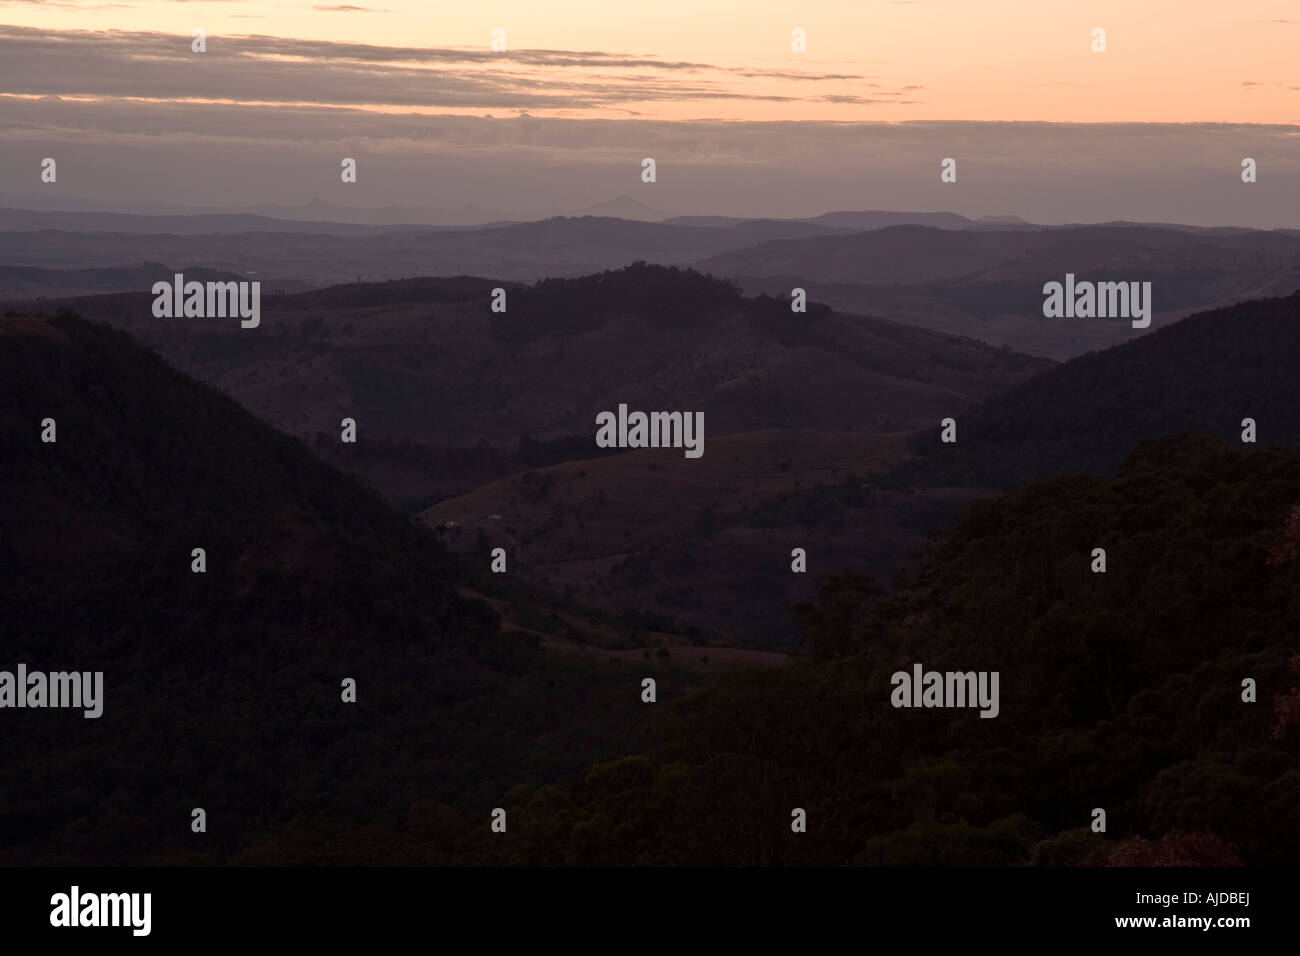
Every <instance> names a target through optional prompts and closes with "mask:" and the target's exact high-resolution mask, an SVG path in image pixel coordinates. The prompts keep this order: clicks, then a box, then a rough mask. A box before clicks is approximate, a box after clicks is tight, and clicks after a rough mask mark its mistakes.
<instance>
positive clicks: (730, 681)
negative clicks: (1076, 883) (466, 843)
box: [493, 436, 1300, 865]
mask: <svg viewBox="0 0 1300 956" xmlns="http://www.w3.org/2000/svg"><path fill="white" fill-rule="evenodd" d="M1297 502H1300V455H1297V454H1295V453H1284V452H1281V451H1276V450H1264V449H1259V450H1256V449H1242V448H1240V447H1231V446H1225V445H1224V444H1223V443H1221V442H1218V441H1216V440H1210V439H1203V438H1197V437H1193V436H1181V437H1173V438H1169V439H1165V440H1162V441H1158V442H1153V443H1149V444H1147V445H1144V446H1143V447H1141V448H1140V449H1138V451H1136V452H1135V453H1134V454H1133V455H1132V457H1130V458H1129V459H1128V461H1127V462H1126V463H1125V464H1124V466H1123V468H1122V469H1121V470H1120V472H1119V474H1118V475H1117V476H1116V477H1114V478H1108V479H1107V478H1087V477H1074V478H1069V477H1066V478H1055V479H1051V480H1048V481H1044V482H1041V483H1039V484H1035V485H1032V486H1030V487H1028V488H1025V489H1024V490H1022V491H1020V492H1017V493H1015V494H1013V495H1010V496H1007V497H1005V498H1001V499H996V500H993V501H990V502H989V503H987V504H986V505H984V506H983V507H981V508H978V509H976V510H975V511H973V512H972V513H971V514H970V516H969V517H968V519H967V520H966V521H964V522H963V523H962V525H961V526H960V527H959V528H958V529H957V530H956V532H955V533H954V534H952V535H951V537H950V538H949V539H948V540H947V541H946V542H945V543H944V544H943V545H942V546H941V547H940V548H939V549H938V551H937V552H936V553H935V555H934V557H933V559H932V561H931V562H930V563H929V565H928V566H927V568H926V569H925V570H924V572H923V573H921V574H920V575H919V576H918V577H917V578H916V579H914V580H910V581H904V582H902V585H901V587H900V589H899V590H898V591H897V593H896V594H895V595H894V596H893V597H892V598H891V599H890V600H888V601H887V602H885V603H883V604H880V603H879V602H875V601H873V600H871V598H872V595H873V592H874V588H872V587H871V586H870V584H869V582H867V581H865V580H863V579H855V578H839V579H829V580H827V581H826V582H825V584H824V587H823V591H822V601H821V603H820V604H819V605H818V606H813V605H808V606H805V607H804V608H803V611H802V615H803V620H804V626H805V639H806V641H807V643H808V647H809V652H810V653H809V658H808V659H807V660H806V661H804V662H801V663H800V664H798V665H797V666H793V667H788V668H781V669H774V670H769V671H766V672H759V671H754V672H749V673H732V674H730V675H727V676H725V677H723V678H722V679H720V681H719V682H718V683H717V684H715V685H713V686H711V687H710V688H708V689H707V690H705V691H703V692H702V693H701V694H700V695H699V696H697V697H693V698H691V699H689V700H687V701H684V702H683V703H681V704H680V705H678V706H677V708H676V709H675V712H674V714H673V716H672V719H671V720H668V721H665V722H663V723H662V724H661V725H660V727H659V728H658V730H659V733H658V734H657V737H658V742H657V744H656V745H655V746H654V747H653V748H652V749H650V750H649V751H648V752H647V753H644V754H640V755H636V756H628V757H625V758H622V759H619V760H614V761H609V762H604V763H600V764H598V765H596V766H593V767H592V768H590V769H589V770H588V771H587V772H585V773H584V774H583V775H581V776H580V777H579V779H578V780H577V782H576V783H575V784H574V785H573V786H572V787H571V788H569V789H566V790H557V789H554V788H540V789H538V788H533V787H523V788H520V789H518V790H516V791H515V792H514V793H512V795H511V797H510V799H509V800H508V801H507V806H508V807H509V808H510V813H511V814H512V816H511V819H512V820H517V821H518V822H519V830H518V837H517V841H512V843H511V845H510V846H509V847H508V848H507V847H505V846H501V847H497V846H496V845H494V846H493V849H499V850H500V857H499V858H500V859H509V860H513V861H516V862H541V861H559V862H566V861H567V862H572V863H593V864H625V863H634V862H635V863H643V864H681V863H697V864H728V865H734V864H818V865H827V864H843V863H859V864H871V865H933V864H946V865H1018V864H1025V863H1033V864H1049V865H1051V864H1064V865H1076V864H1083V865H1095V864H1105V863H1110V864H1130V865H1132V864H1158V863H1165V864H1171V863H1182V864H1233V863H1245V864H1248V865H1293V864H1294V863H1295V862H1296V860H1297V859H1300V827H1298V826H1297V816H1296V814H1297V812H1298V811H1297V808H1298V807H1300V719H1297V715H1300V654H1298V652H1300V635H1298V634H1297V629H1296V624H1295V622H1296V621H1297V620H1300V562H1298V561H1297V558H1296V555H1297V553H1298V550H1297V548H1298V546H1300V509H1297V510H1295V511H1294V512H1293V509H1296V506H1297ZM1288 515H1291V518H1290V519H1289V521H1290V523H1289V526H1288ZM1094 547H1103V548H1105V549H1106V551H1107V557H1108V566H1107V569H1106V572H1105V573H1104V574H1101V573H1093V572H1092V570H1091V564H1092V560H1093V559H1092V556H1091V551H1092V549H1093V548H1094ZM915 664H921V665H923V666H924V668H925V669H926V670H937V671H943V672H946V671H963V672H964V671H997V672H999V674H1000V681H999V697H1000V708H999V711H998V714H997V716H996V717H994V718H991V719H983V718H981V717H980V716H979V712H978V709H977V708H970V709H939V708H934V709H902V708H895V707H893V706H891V693H892V691H893V687H892V684H891V675H892V674H893V673H894V672H896V671H905V672H907V673H909V674H910V673H911V671H912V668H913V666H914V665H915ZM1247 679H1250V680H1251V681H1254V682H1256V684H1257V688H1258V690H1257V693H1258V699H1257V700H1256V701H1255V702H1245V701H1243V682H1244V681H1246V680H1247ZM796 808H801V809H803V810H804V811H806V814H807V832H806V833H793V832H792V831H791V823H792V819H793V818H792V811H793V810H794V809H796ZM1095 809H1101V810H1104V811H1105V814H1106V830H1105V832H1104V833H1099V832H1094V831H1093V829H1092V828H1091V824H1092V823H1093V821H1094V819H1096V818H1095V815H1094V810H1095Z"/></svg>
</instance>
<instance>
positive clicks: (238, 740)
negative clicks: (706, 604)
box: [0, 315, 680, 864]
mask: <svg viewBox="0 0 1300 956" xmlns="http://www.w3.org/2000/svg"><path fill="white" fill-rule="evenodd" d="M46 419H52V420H53V427H54V428H55V429H56V432H55V435H56V437H57V441H56V442H52V443H47V442H43V441H42V440H41V435H42V431H43V429H44V428H45V425H43V422H44V420H46ZM0 447H2V448H3V455H0V576H3V579H4V582H5V586H4V588H3V591H0V635H3V642H2V646H3V652H2V653H3V656H2V657H0V671H7V672H9V673H11V674H12V673H15V672H16V670H17V667H18V665H19V664H24V665H26V667H27V669H28V670H29V671H70V670H76V671H90V672H93V671H103V673H104V690H103V704H102V706H103V713H102V716H100V717H98V718H94V719H87V718H85V717H83V716H82V712H81V710H75V711H74V710H55V709H30V708H29V709H15V708H12V707H5V708H3V709H0V726H2V727H3V732H0V794H3V798H2V799H0V862H3V863H7V864H12V863H31V862H64V863H76V864H87V863H135V862H143V861H160V860H174V861H218V860H223V859H228V858H230V857H231V856H233V855H236V854H238V853H240V852H242V851H247V850H248V849H249V848H250V847H253V846H258V845H262V844H264V843H265V842H266V841H267V840H273V839H277V837H278V835H280V834H283V833H286V832H290V831H294V832H297V831H302V830H304V829H306V828H311V829H313V830H314V831H315V832H318V833H333V832H345V833H362V832H364V831H366V830H367V828H376V829H377V830H378V831H393V832H396V831H397V830H400V829H401V828H402V827H404V826H407V825H408V823H409V822H410V821H411V820H412V819H415V818H419V819H420V820H421V821H422V822H421V825H431V824H430V823H429V821H430V820H431V819H436V818H437V815H438V814H439V813H441V812H444V811H445V812H450V811H449V810H445V808H443V809H440V807H442V805H443V804H446V805H454V806H456V807H459V808H460V809H461V810H462V811H464V812H467V813H472V814H474V815H475V816H476V817H477V818H479V819H481V821H482V822H483V823H484V826H483V828H482V832H483V833H484V834H486V833H487V832H488V830H487V826H486V822H487V819H488V812H489V811H490V809H491V808H492V807H493V806H495V805H497V804H498V803H499V800H500V795H501V794H502V793H504V792H505V790H506V789H507V788H508V787H510V786H512V785H515V784H517V783H519V782H520V781H521V780H534V781H537V782H542V781H546V780H557V779H560V778H562V777H563V775H564V774H565V773H568V772H571V771H573V770H575V769H576V768H577V767H579V766H581V765H582V764H583V763H584V762H586V761H587V760H590V759H593V758H596V757H598V756H600V755H602V754H608V753H611V752H614V750H615V747H616V746H617V747H622V746H626V740H627V739H628V738H629V735H630V736H631V737H632V738H635V737H636V736H637V735H638V733H639V728H640V727H642V726H643V724H644V722H645V721H646V719H647V717H646V711H647V708H645V707H644V705H643V704H641V702H640V700H639V679H640V676H639V675H636V676H633V675H631V674H621V673H619V672H618V671H617V669H616V668H614V667H613V666H612V665H595V664H589V663H583V662H582V661H580V660H578V659H577V658H575V657H572V656H566V657H562V658H561V657H556V656H555V655H552V654H546V653H543V652H541V651H539V650H537V649H536V647H535V646H529V642H528V641H527V640H524V639H521V637H520V635H518V634H514V633H502V632H501V628H500V621H499V618H498V616H497V614H496V613H495V612H494V611H493V610H492V609H491V608H490V607H489V606H488V605H487V604H485V603H483V602H481V601H477V600H470V599H467V598H465V597H462V596H461V592H462V590H463V588H464V587H465V586H466V585H473V584H475V583H476V582H475V579H474V573H472V572H469V571H467V570H466V569H465V568H464V566H463V565H461V564H460V563H459V562H458V561H457V559H455V558H453V557H452V556H450V555H449V554H448V553H447V552H446V551H445V550H444V549H443V547H442V546H441V545H440V544H439V543H438V542H437V541H436V540H435V538H434V536H433V535H432V534H431V533H430V532H429V531H427V530H425V529H423V528H420V527H417V526H415V525H413V524H412V523H411V522H409V521H407V520H405V519H403V518H401V517H400V516H398V515H396V514H395V513H394V512H392V511H391V510H390V509H389V508H388V507H387V506H386V505H384V504H383V502H382V501H381V500H380V499H379V498H378V497H377V496H376V495H374V493H373V492H370V491H368V490H367V489H365V488H364V487H363V486H362V485H361V484H360V483H359V482H357V481H356V480H355V479H353V478H350V477H347V476H345V475H343V474H341V473H339V472H338V471H336V470H335V469H333V468H331V467H329V466H327V465H325V464H323V463H321V462H320V461H318V460H317V459H315V458H314V457H313V456H312V455H311V454H310V453H309V452H308V451H307V449H306V448H304V447H303V446H302V445H301V444H300V443H299V442H297V441H296V440H294V439H292V438H289V437H287V436H285V435H283V434H281V433H279V432H277V431H275V430H274V429H273V428H271V427H270V426H269V425H266V424H265V423H263V422H261V421H259V420H257V419H256V418H254V417H253V416H252V415H251V414H249V413H248V412H246V411H245V410H244V409H242V408H241V407H239V406H238V405H237V404H236V403H235V402H233V401H232V400H231V399H229V398H227V397H225V396H223V395H221V394H220V393H218V392H216V391H215V390H213V389H211V388H209V387H207V386H204V385H200V384H198V383H196V382H193V381H192V380H189V379H187V378H185V377H184V376H183V375H181V374H180V373H178V372H176V371H174V370H173V369H171V368H170V367H168V366H167V365H166V364H165V363H164V362H163V361H162V360H161V359H160V358H158V357H157V356H155V355H153V354H151V353H150V352H148V351H147V350H145V349H143V348H141V347H140V346H138V345H137V344H135V343H133V342H132V341H131V340H130V338H129V337H127V336H126V335H124V334H123V333H121V332H117V331H114V330H112V329H109V328H107V327H104V326H99V325H94V324H90V323H87V322H85V321H82V320H80V319H78V318H76V317H74V316H70V315H61V316H59V317H55V318H52V319H23V318H13V317H10V318H5V319H2V320H0ZM195 548H203V549H205V551H206V555H205V560H206V571H205V572H204V573H195V572H194V571H193V570H192V567H193V562H194V561H195V558H194V556H193V549H195ZM532 644H533V645H535V644H536V641H535V640H534V641H533V642H532ZM345 678H352V679H354V680H355V681H356V684H357V690H356V699H357V702H356V703H354V704H353V703H343V701H342V699H341V696H342V689H341V688H342V682H343V680H344V679H345ZM678 686H680V685H678ZM671 695H672V690H671V689H666V691H665V696H666V697H669V696H671ZM615 741H617V744H615ZM417 804H421V805H422V806H423V807H424V809H423V810H417V809H415V807H416V805H417ZM196 807H201V808H203V809H204V810H205V811H206V813H207V819H208V830H207V832H206V833H201V834H200V833H193V832H191V811H192V810H193V809H194V808H196ZM424 815H432V816H428V817H427V818H426V817H425V816H424ZM361 853H362V850H361V849H360V846H357V847H354V848H353V849H352V851H350V852H343V853H341V854H340V856H339V858H338V859H339V861H340V862H348V861H353V862H355V861H358V860H359V859H361V856H360V854H361ZM295 859H301V858H300V857H294V856H292V855H289V856H284V855H282V856H281V857H280V858H279V859H278V862H286V863H287V862H294V860H295Z"/></svg>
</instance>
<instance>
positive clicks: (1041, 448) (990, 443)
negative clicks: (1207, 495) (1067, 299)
mask: <svg viewBox="0 0 1300 956" xmlns="http://www.w3.org/2000/svg"><path fill="white" fill-rule="evenodd" d="M1046 321H1051V320H1050V319H1049V320H1046ZM1099 321H1100V320H1099ZM1155 321H1156V322H1159V316H1158V315H1157V317H1156V320H1155ZM1297 356H1300V293H1296V294H1294V295H1291V296H1287V297H1286V298H1274V299H1261V300H1256V301H1252V302H1243V303H1241V304H1239V305H1234V306H1230V307H1228V308H1224V309H1216V310H1214V311H1212V312H1204V313H1201V314H1199V315H1194V316H1191V317H1189V318H1186V319H1184V320H1182V321H1181V322H1177V323H1175V324H1173V325H1171V326H1169V327H1167V328H1163V329H1158V330H1157V331H1155V332H1152V333H1151V334H1149V335H1146V336H1143V337H1142V338H1140V339H1137V340H1135V341H1133V342H1130V343H1127V344H1125V345H1120V346H1116V347H1115V348H1111V349H1107V350H1106V351H1103V352H1092V353H1089V354H1088V355H1084V356H1080V357H1079V358H1076V359H1072V360H1071V361H1069V362H1066V363H1065V364H1063V365H1060V366H1057V367H1055V368H1051V369H1048V370H1047V371H1045V372H1041V373H1039V374H1038V375H1036V376H1034V377H1033V378H1031V379H1029V380H1028V381H1026V382H1023V383H1021V384H1019V385H1016V386H1014V387H1013V388H1011V389H1009V390H1008V391H1007V392H1005V393H1004V394H1002V395H1000V396H998V397H996V398H993V399H991V400H989V401H988V402H986V403H985V404H983V405H981V406H980V407H978V408H977V409H976V410H975V411H973V412H970V413H967V414H965V415H961V416H958V421H957V442H956V443H955V444H951V443H950V444H944V443H943V442H942V441H941V440H940V429H939V423H938V422H935V426H934V429H933V430H932V431H929V432H926V433H924V435H923V437H922V438H921V440H920V441H919V442H918V445H917V451H918V453H919V454H921V455H922V456H924V460H922V461H919V462H915V463H911V464H908V465H905V466H904V467H902V468H901V469H899V471H898V472H896V473H895V474H894V475H892V476H891V477H890V479H889V481H890V482H891V483H896V484H912V483H922V484H928V485H943V484H948V485H967V486H981V487H983V486H988V487H995V488H1014V487H1016V486H1018V485H1020V484H1023V483H1025V482H1027V481H1031V480H1033V479H1036V478H1041V477H1044V476H1047V475H1052V474H1061V473H1074V472H1083V473H1087V474H1110V473H1112V472H1114V470H1115V468H1116V467H1117V466H1118V465H1119V464H1120V462H1121V461H1123V459H1124V457H1125V456H1126V455H1127V454H1128V453H1129V451H1130V449H1132V448H1133V447H1134V446H1135V445H1137V444H1138V443H1139V442H1141V441H1144V440H1146V439H1149V438H1156V437H1159V436H1161V435H1168V434H1172V433H1175V432H1182V431H1192V432H1196V433H1197V434H1201V435H1214V436H1217V437H1220V438H1224V439H1227V440H1230V441H1236V442H1239V441H1240V436H1241V431H1242V424H1241V423H1242V420H1243V419H1245V418H1253V419H1254V420H1255V421H1256V423H1257V425H1258V433H1257V439H1258V442H1259V444H1261V445H1277V446H1283V447H1295V446H1297V445H1300V414H1297V411H1298V410H1300V372H1298V371H1297Z"/></svg>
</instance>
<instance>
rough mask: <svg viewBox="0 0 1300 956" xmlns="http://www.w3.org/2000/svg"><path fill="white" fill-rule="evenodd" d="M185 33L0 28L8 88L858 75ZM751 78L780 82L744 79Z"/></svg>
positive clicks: (811, 79)
mask: <svg viewBox="0 0 1300 956" xmlns="http://www.w3.org/2000/svg"><path fill="white" fill-rule="evenodd" d="M190 40H191V38H190V36H189V35H188V34H186V35H176V34H165V33H153V32H128V31H105V32H92V31H57V32H56V31H46V30H39V29H34V28H24V27H13V26H0V61H2V62H4V63H5V64H6V73H7V81H6V90H5V91H6V92H9V93H15V94H26V95H58V96H87V97H96V98H101V99H114V98H117V99H122V98H147V99H154V100H173V101H176V100H223V101H230V102H276V103H292V104H299V103H309V104H319V105H333V106H360V107H408V108H424V109H437V108H443V109H446V108H455V109H475V110H478V109H507V110H518V109H524V108H527V109H530V110H533V111H535V112H538V111H541V112H546V111H558V110H588V111H601V110H615V109H618V110H626V109H629V108H633V107H634V106H635V105H636V104H639V103H640V104H643V103H650V102H681V101H692V100H694V101H701V102H703V101H710V100H715V101H722V102H726V101H742V100H743V101H754V102H771V103H786V102H789V103H795V102H799V101H800V99H801V98H802V97H803V96H804V95H805V94H800V93H798V92H797V91H796V87H798V86H800V85H803V84H809V85H810V86H811V85H817V86H828V85H829V86H835V85H837V84H839V85H845V84H851V83H852V82H853V81H857V80H861V79H863V77H860V76H857V75H853V74H842V73H817V72H810V71H793V70H761V69H753V68H738V67H722V66H715V65H712V64H707V63H698V62H690V61H671V60H662V59H659V58H657V57H650V56H633V55H627V54H620V53H607V52H599V51H573V50H516V51H512V52H510V53H493V52H491V51H489V50H487V49H482V50H475V49H454V48H450V49H449V48H436V47H432V48H424V47H391V46H377V45H369V44H360V43H346V42H329V41H322V40H308V39H295V38H283V37H269V36H259V35H253V36H240V37H223V36H220V35H214V34H211V33H209V34H208V37H207V52H205V53H194V52H192V51H191V49H190ZM752 79H766V80H771V81H773V82H772V83H771V84H767V85H755V84H752V83H748V82H745V81H747V80H752ZM778 83H783V84H784V86H778ZM909 89H911V88H909ZM774 90H775V92H774ZM806 95H807V96H808V97H809V99H810V101H812V100H818V99H823V97H822V96H821V94H813V93H812V92H811V90H810V91H809V92H808V93H807V94H806Z"/></svg>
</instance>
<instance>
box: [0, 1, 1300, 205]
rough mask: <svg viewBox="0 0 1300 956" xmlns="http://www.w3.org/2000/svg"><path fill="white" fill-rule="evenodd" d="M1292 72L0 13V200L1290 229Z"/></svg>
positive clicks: (509, 25)
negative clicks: (646, 170) (945, 174)
mask: <svg viewBox="0 0 1300 956" xmlns="http://www.w3.org/2000/svg"><path fill="white" fill-rule="evenodd" d="M196 29H202V30H203V31H205V37H206V50H205V51H204V52H202V53H196V52H194V51H193V50H192V49H191V43H192V33H193V31H194V30H196ZM1099 29H1100V30H1104V42H1105V50H1104V52H1098V51H1095V50H1094V46H1095V45H1096V44H1097V38H1096V36H1095V31H1097V30H1099ZM495 30H500V31H504V34H503V35H502V34H497V38H498V45H500V42H501V40H502V39H503V40H504V47H505V49H504V50H500V49H498V50H494V49H492V43H493V39H494V34H493V31H495ZM795 31H802V36H803V38H804V47H805V48H804V49H803V50H796V49H795V48H794V46H795V44H794V39H795ZM1297 49H1300V7H1297V6H1296V4H1295V2H1294V0H1284V2H1275V0H1249V2H1247V0H1239V2H1236V3H1223V2H1195V0H1120V2H1114V0H1090V2H1083V0H1079V2H1067V0H980V2H978V3H975V2H970V0H833V2H802V0H801V2H799V3H793V2H774V0H748V2H744V3H739V2H718V0H654V2H647V3H640V4H638V3H631V2H624V3H617V4H614V3H610V2H608V0H600V2H596V0H547V2H537V0H527V2H513V0H512V2H493V0H474V2H468V3H439V2H429V0H383V2H379V3H375V4H368V3H362V4H310V3H274V2H269V3H262V2H253V3H250V2H243V0H216V2H214V0H196V2H191V0H171V2H129V0H125V2H107V3H78V2H71V0H54V2H42V3H36V2H30V0H0V64H2V65H0V196H3V197H5V198H6V199H9V198H10V197H24V196H33V195H37V196H41V197H43V198H45V199H49V197H51V196H61V197H65V198H67V199H68V201H74V200H75V199H76V198H77V197H86V198H88V199H97V200H101V201H118V202H128V203H130V202H134V203H144V202H149V201H153V202H163V203H174V204H181V205H192V206H212V207H227V208H236V207H245V206H249V205H256V204H279V205H288V206H293V205H295V204H299V203H303V202H307V201H309V200H311V199H313V198H317V199H321V200H324V201H326V202H331V203H339V204H343V205H355V206H371V207H375V206H389V205H393V206H411V205H418V206H432V207H438V208H444V207H445V208H456V207H459V206H463V205H464V204H466V203H474V204H476V205H478V206H480V207H483V208H484V209H492V210H499V211H501V212H503V213H504V214H507V215H511V216H519V215H542V214H546V213H547V212H548V211H554V210H556V209H557V208H559V207H564V206H580V205H583V204H588V203H595V202H599V201H601V200H607V199H610V198H612V197H614V196H617V195H627V196H629V197H631V198H632V199H634V200H636V201H637V202H641V203H644V204H645V205H647V206H650V207H653V208H655V209H660V210H663V211H664V212H666V213H700V214H708V213H717V214H730V215H792V216H799V215H815V214H817V213H820V212H824V211H827V210H830V209H852V208H891V209H902V208H907V209H926V210H936V209H950V210H953V211H957V212H965V213H967V214H974V215H997V214H1015V215H1020V216H1022V217H1024V218H1027V219H1031V220H1034V221H1041V222H1062V221H1091V220H1097V219H1104V218H1141V219H1146V220H1166V221H1172V220H1177V221H1183V222H1194V223H1198V224H1204V225H1213V224H1235V225H1260V226H1270V227H1275V226H1292V227H1300V206H1298V205H1297V199H1296V197H1297V195H1300V190H1298V189H1297V185H1300V139H1298V138H1297V133H1298V132H1300V58H1298V57H1297V56H1296V53H1295V51H1296V50H1297ZM46 156H52V157H54V158H56V160H58V163H59V170H58V172H59V175H58V180H57V182H55V183H41V182H40V180H39V167H40V161H41V160H42V159H43V158H44V157H46ZM344 156H352V157H354V158H356V159H357V165H358V178H357V182H355V183H348V184H344V183H342V182H341V179H340V176H339V164H340V160H341V159H342V157H344ZM645 157H653V158H654V159H655V160H656V164H657V172H658V175H657V181H656V182H655V183H653V184H647V183H643V182H642V181H641V177H640V172H641V161H642V159H643V158H645ZM945 157H954V158H956V159H957V161H958V177H957V182H956V183H940V180H939V164H940V161H941V160H942V159H943V158H945ZM1245 157H1252V158H1254V159H1255V160H1256V161H1257V163H1258V165H1259V181H1258V182H1256V183H1253V184H1250V185H1248V186H1247V185H1246V184H1243V183H1242V182H1241V179H1240V164H1241V161H1242V159H1243V158H1245ZM13 204H17V203H16V202H15V203H13Z"/></svg>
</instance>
